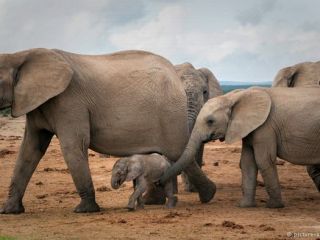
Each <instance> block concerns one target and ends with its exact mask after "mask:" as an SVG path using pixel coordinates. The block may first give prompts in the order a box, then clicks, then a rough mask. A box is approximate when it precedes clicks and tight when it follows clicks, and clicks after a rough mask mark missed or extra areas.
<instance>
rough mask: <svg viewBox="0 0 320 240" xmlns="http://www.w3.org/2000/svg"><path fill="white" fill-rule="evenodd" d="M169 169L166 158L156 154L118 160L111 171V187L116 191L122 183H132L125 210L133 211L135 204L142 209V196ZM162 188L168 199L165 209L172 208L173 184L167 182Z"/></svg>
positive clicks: (174, 197) (175, 199) (174, 202)
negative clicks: (132, 186)
mask: <svg viewBox="0 0 320 240" xmlns="http://www.w3.org/2000/svg"><path fill="white" fill-rule="evenodd" d="M169 167H170V163H169V161H168V160H167V158H166V157H164V156H162V155H160V154H157V153H153V154H148V155H142V154H136V155H133V156H131V157H124V158H120V159H119V160H118V161H117V162H116V163H115V164H114V166H113V169H112V178H111V186H112V188H114V189H118V188H119V187H120V186H121V185H122V183H123V182H124V181H133V185H134V192H133V194H132V195H131V196H130V199H129V203H128V207H127V208H128V209H129V210H130V211H133V210H135V209H136V202H137V207H139V208H143V200H142V194H143V193H144V192H145V191H146V190H147V189H148V188H150V187H152V185H153V183H154V182H156V181H158V180H159V179H160V177H161V175H162V174H163V173H164V171H165V170H167V169H168V168H169ZM164 188H165V194H166V197H167V198H168V202H167V207H169V208H172V207H174V206H175V205H176V203H177V197H176V196H174V188H173V182H172V181H168V182H167V183H166V184H165V187H164Z"/></svg>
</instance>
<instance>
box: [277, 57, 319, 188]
mask: <svg viewBox="0 0 320 240" xmlns="http://www.w3.org/2000/svg"><path fill="white" fill-rule="evenodd" d="M272 86H273V87H317V88H318V87H320V61H319V62H303V63H299V64H296V65H293V66H289V67H286V68H283V69H280V70H279V72H278V73H277V75H276V76H275V78H274V80H273V83H272ZM307 172H308V174H309V176H310V177H311V178H312V180H313V182H314V184H315V186H316V187H317V189H318V191H319V192H320V165H319V164H318V165H309V166H307Z"/></svg>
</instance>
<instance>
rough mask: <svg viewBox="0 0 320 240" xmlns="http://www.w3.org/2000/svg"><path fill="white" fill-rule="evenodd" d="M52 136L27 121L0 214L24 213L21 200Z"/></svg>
mask: <svg viewBox="0 0 320 240" xmlns="http://www.w3.org/2000/svg"><path fill="white" fill-rule="evenodd" d="M52 136H53V134H52V133H51V132H48V131H47V130H41V129H38V128H36V127H34V126H33V123H32V122H29V121H28V120H27V124H26V128H25V133H24V138H23V141H22V145H21V147H20V151H19V155H18V158H17V162H16V165H15V169H14V173H13V177H12V180H11V183H10V187H9V195H8V200H7V202H6V203H5V204H4V206H3V208H2V209H1V210H0V213H13V214H17V213H22V212H24V207H23V204H22V198H23V196H24V193H25V190H26V188H27V185H28V183H29V181H30V178H31V176H32V174H33V172H34V170H35V169H36V167H37V165H38V163H39V161H40V159H41V158H42V156H43V155H44V153H45V152H46V150H47V148H48V145H49V143H50V141H51V138H52Z"/></svg>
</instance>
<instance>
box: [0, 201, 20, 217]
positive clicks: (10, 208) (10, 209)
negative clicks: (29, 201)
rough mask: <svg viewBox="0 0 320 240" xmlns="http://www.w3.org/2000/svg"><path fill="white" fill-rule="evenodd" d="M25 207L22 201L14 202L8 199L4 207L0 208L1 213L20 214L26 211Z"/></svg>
mask: <svg viewBox="0 0 320 240" xmlns="http://www.w3.org/2000/svg"><path fill="white" fill-rule="evenodd" d="M24 212H25V209H24V207H23V204H22V202H13V201H10V200H8V201H7V202H6V203H5V204H4V206H3V208H2V209H0V214H20V213H24Z"/></svg>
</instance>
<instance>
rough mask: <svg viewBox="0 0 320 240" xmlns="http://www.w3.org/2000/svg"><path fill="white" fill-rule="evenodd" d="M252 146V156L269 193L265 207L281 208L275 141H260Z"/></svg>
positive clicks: (282, 205)
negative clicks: (272, 142) (267, 142)
mask: <svg viewBox="0 0 320 240" xmlns="http://www.w3.org/2000/svg"><path fill="white" fill-rule="evenodd" d="M253 147H254V157H255V160H256V163H257V166H258V169H259V171H260V173H261V176H262V178H263V181H264V184H265V186H266V190H267V193H268V195H269V200H268V201H267V207H269V208H282V207H284V204H283V202H282V197H281V188H280V183H279V177H278V173H277V168H276V164H275V162H276V156H277V155H276V146H275V141H274V144H270V143H269V144H266V143H265V142H260V143H258V144H255V145H254V146H253Z"/></svg>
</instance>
